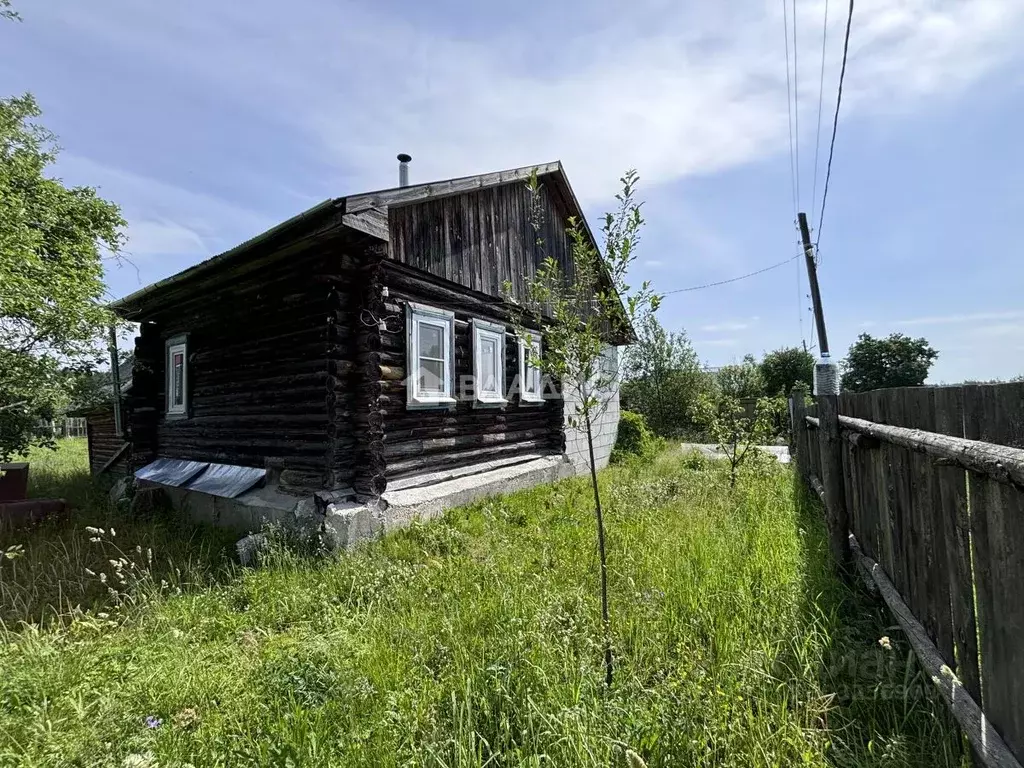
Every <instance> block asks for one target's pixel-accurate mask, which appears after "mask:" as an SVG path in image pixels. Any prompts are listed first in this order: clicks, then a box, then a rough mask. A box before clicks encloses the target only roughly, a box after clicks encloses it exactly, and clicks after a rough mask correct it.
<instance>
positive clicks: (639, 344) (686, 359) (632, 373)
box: [622, 315, 716, 437]
mask: <svg viewBox="0 0 1024 768" xmlns="http://www.w3.org/2000/svg"><path fill="white" fill-rule="evenodd" d="M636 331H637V340H636V342H635V343H634V344H633V345H632V346H630V347H629V348H627V349H626V350H625V352H624V354H623V360H622V362H623V365H622V401H623V406H624V407H626V408H629V409H630V410H632V411H636V412H637V413H641V414H643V415H644V417H645V418H646V419H647V423H648V424H649V425H650V427H651V429H652V430H654V432H655V433H656V434H658V435H662V436H666V437H668V436H676V435H679V434H680V433H682V432H684V431H686V430H687V429H690V428H692V427H693V424H692V420H691V418H690V413H691V411H692V408H693V404H694V402H696V399H697V396H698V395H700V394H702V393H704V394H711V393H712V392H713V391H714V389H715V387H716V383H715V378H714V376H713V375H712V374H710V373H707V372H706V371H705V370H704V369H703V367H702V366H701V364H700V359H699V358H698V357H697V353H696V352H695V351H694V349H693V345H692V344H691V343H690V340H689V338H687V336H686V332H685V331H667V330H666V329H665V328H663V327H662V326H661V324H660V323H659V322H658V318H657V317H656V316H654V315H651V316H650V317H648V318H646V320H645V321H644V322H643V323H641V324H640V325H639V326H638V327H637V329H636Z"/></svg>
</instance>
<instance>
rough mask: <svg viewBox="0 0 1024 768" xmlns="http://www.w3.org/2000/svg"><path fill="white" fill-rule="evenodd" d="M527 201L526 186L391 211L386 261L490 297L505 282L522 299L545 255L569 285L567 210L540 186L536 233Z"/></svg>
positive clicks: (552, 191)
mask: <svg viewBox="0 0 1024 768" xmlns="http://www.w3.org/2000/svg"><path fill="white" fill-rule="evenodd" d="M531 201H532V195H531V193H530V192H529V190H528V189H527V188H526V185H525V184H524V183H514V184H506V185H503V186H497V187H491V188H488V189H481V190H474V191H472V192H466V193H462V194H458V195H451V196H449V197H442V198H437V199H433V200H426V201H423V202H417V203H409V204H406V205H392V206H391V208H390V211H389V229H390V238H391V258H392V259H394V260H395V261H397V262H400V263H402V264H407V265H409V266H411V267H416V268H417V269H421V270H423V271H425V272H429V273H430V274H432V275H435V276H437V277H441V278H444V279H445V280H449V281H451V282H453V283H457V284H459V285H462V286H465V287H466V288H470V289H472V290H474V291H479V292H481V293H486V294H489V295H491V296H503V295H504V291H503V286H504V285H505V282H506V281H509V282H510V283H511V288H512V294H513V295H514V296H515V298H517V299H523V298H524V293H525V286H526V284H527V282H528V281H529V280H530V279H532V278H533V276H534V275H535V274H536V271H537V265H538V264H540V263H541V261H542V260H543V259H544V258H545V256H552V257H554V258H555V259H556V260H557V261H558V262H559V263H560V264H561V266H562V269H563V270H564V271H565V272H566V274H567V275H568V277H569V279H570V280H572V279H573V269H572V259H571V250H570V247H569V243H568V237H567V235H566V224H565V222H566V220H567V218H568V216H569V215H570V214H569V211H570V208H569V207H568V205H567V203H566V201H565V200H564V199H563V198H562V196H561V193H560V192H559V190H558V188H557V187H556V186H554V185H551V186H545V187H542V189H541V194H540V198H539V205H538V213H539V220H540V222H541V227H540V231H539V232H536V231H535V230H534V228H533V226H532V225H531V216H532V215H533V214H532V213H531V210H532V208H531V206H532V202H531ZM538 237H539V238H540V239H541V240H542V243H543V244H542V245H538V244H537V239H538Z"/></svg>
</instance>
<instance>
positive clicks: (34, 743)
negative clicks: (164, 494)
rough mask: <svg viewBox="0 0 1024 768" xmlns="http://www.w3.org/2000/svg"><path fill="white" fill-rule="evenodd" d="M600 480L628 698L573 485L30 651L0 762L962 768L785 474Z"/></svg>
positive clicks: (70, 626) (16, 677) (82, 621)
mask: <svg viewBox="0 0 1024 768" xmlns="http://www.w3.org/2000/svg"><path fill="white" fill-rule="evenodd" d="M601 483H602V488H603V493H604V494H605V498H606V499H607V503H608V513H607V525H608V534H609V541H608V544H609V564H610V567H611V575H610V579H611V582H610V592H611V598H612V628H613V636H614V645H615V654H616V665H617V667H616V682H615V685H614V687H613V688H612V689H611V690H607V689H606V688H605V687H604V685H603V674H602V668H601V650H602V644H601V627H600V621H599V616H600V613H599V604H598V597H597V590H596V584H597V558H596V546H595V535H594V523H593V517H592V511H591V504H590V501H589V495H588V493H587V481H586V480H585V479H580V480H570V481H566V482H563V483H559V484H557V485H555V486H548V487H543V488H537V489H533V490H531V491H526V492H522V493H517V494H514V495H511V496H507V497H501V498H496V499H490V500H487V501H484V502H482V503H478V504H475V505H472V506H469V507H465V508H462V509H457V510H452V511H450V512H449V513H447V514H446V515H444V517H443V518H442V519H440V520H436V521H434V522H432V523H428V524H420V525H414V526H413V527H411V528H409V529H406V530H403V531H400V532H397V533H395V534H392V535H390V536H388V537H386V538H385V539H383V540H381V541H378V542H375V543H373V544H370V545H368V546H365V547H363V548H361V549H360V550H358V551H356V552H354V553H352V554H349V555H347V556H344V557H341V558H339V559H337V560H333V561H311V560H304V559H301V558H299V557H296V556H293V555H290V554H289V553H288V552H286V551H282V550H278V551H277V552H276V553H275V556H274V557H273V562H272V563H271V565H270V567H268V568H265V569H262V570H255V571H254V570H240V569H239V570H236V571H234V572H232V573H231V574H229V575H228V577H227V580H226V581H225V582H224V583H221V584H217V585H214V586H210V587H205V588H201V589H200V588H189V589H184V590H183V593H182V594H180V595H165V596H160V597H156V598H155V599H152V600H150V601H147V602H146V603H145V604H140V605H137V604H133V603H129V604H126V605H125V606H124V607H123V609H122V610H121V612H119V613H113V614H112V615H111V616H110V618H107V619H101V618H99V617H98V616H97V615H96V614H95V613H92V612H90V613H87V614H80V615H76V616H74V617H72V618H71V619H69V620H67V621H64V622H61V623H58V624H55V625H54V626H53V627H52V628H50V629H47V630H39V629H22V630H20V631H16V632H15V631H11V632H8V633H7V634H6V635H5V636H4V638H3V640H4V642H3V645H0V764H14V765H122V764H135V765H161V766H171V765H185V764H191V765H194V766H221V765H223V766H228V765H231V766H234V765H267V766H278V765H317V766H320V765H325V766H326V765H339V766H362V765H366V766H389V765H428V766H484V765H487V766H512V765H517V766H518V765H525V766H542V765H552V766H607V765H623V764H624V757H623V754H624V750H625V749H626V748H630V749H633V750H635V751H636V752H637V753H639V754H640V755H641V756H642V757H643V759H644V760H646V761H647V764H648V765H649V766H677V765H678V766H752V765H757V766H793V765H803V766H823V765H835V766H928V768H941V767H942V766H959V765H966V763H965V762H963V757H962V754H961V745H960V740H959V738H958V737H957V735H956V734H955V732H954V731H953V729H952V728H951V726H950V722H949V719H948V717H947V716H946V714H945V711H944V709H943V706H942V704H941V703H939V702H938V701H937V700H936V699H935V697H934V696H933V695H932V694H931V692H930V688H929V686H928V685H927V681H925V680H924V679H923V678H922V676H921V675H920V673H919V671H918V670H917V667H916V665H915V664H914V663H913V660H912V655H911V654H910V652H909V649H908V646H907V644H906V642H905V641H904V640H903V638H902V637H901V636H899V635H898V633H897V631H896V630H895V629H894V628H892V627H889V626H887V621H886V619H885V614H884V613H882V611H880V610H879V608H878V607H877V605H876V604H875V603H873V602H872V601H871V600H870V599H869V598H868V597H867V596H866V595H863V594H861V593H859V592H856V591H853V590H852V589H851V588H848V587H846V586H845V585H843V584H841V583H839V582H837V581H836V580H835V579H834V578H833V577H832V575H831V572H830V566H829V562H828V555H827V545H826V541H825V535H824V530H823V526H822V524H821V515H820V510H819V509H817V508H816V507H814V506H813V505H811V504H810V503H809V502H808V500H807V499H806V498H805V497H804V496H803V495H802V494H800V493H797V492H796V491H795V489H794V484H793V480H792V476H791V474H790V473H789V472H788V471H786V470H784V469H778V468H771V467H769V466H767V465H758V466H756V467H753V468H751V471H750V472H748V473H747V474H745V475H744V476H743V477H742V478H741V481H740V483H739V485H738V487H737V488H736V489H734V490H730V489H729V487H728V477H727V474H726V473H724V472H723V471H722V470H721V468H719V467H718V466H716V465H714V464H708V463H706V462H704V461H700V460H697V459H692V458H686V457H682V456H679V455H664V456H661V457H659V458H658V459H657V460H655V461H648V462H646V464H637V463H634V464H628V465H625V466H621V467H616V468H612V469H610V470H607V471H605V472H603V473H602V475H601ZM148 524H149V523H147V525H148ZM117 535H118V536H119V537H120V536H122V535H127V534H126V533H125V532H123V531H119V532H118V534H117ZM4 567H6V566H4ZM195 581H196V582H198V581H200V579H196V580H195ZM883 636H889V637H890V638H891V650H886V649H885V648H884V647H882V645H880V644H879V642H878V640H879V638H881V637H883ZM147 718H152V719H150V721H149V723H148V724H147V722H146V720H147ZM150 726H156V727H150ZM126 759H127V760H128V761H129V762H128V763H124V762H123V761H125V760H126Z"/></svg>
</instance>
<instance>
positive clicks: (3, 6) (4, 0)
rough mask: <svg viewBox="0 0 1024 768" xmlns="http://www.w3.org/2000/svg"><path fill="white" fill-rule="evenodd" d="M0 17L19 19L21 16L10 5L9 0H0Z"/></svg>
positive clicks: (11, 19) (10, 19) (9, 19)
mask: <svg viewBox="0 0 1024 768" xmlns="http://www.w3.org/2000/svg"><path fill="white" fill-rule="evenodd" d="M0 19H7V20H8V21H20V20H21V16H19V15H18V12H17V11H15V10H14V9H13V8H12V7H11V0H0Z"/></svg>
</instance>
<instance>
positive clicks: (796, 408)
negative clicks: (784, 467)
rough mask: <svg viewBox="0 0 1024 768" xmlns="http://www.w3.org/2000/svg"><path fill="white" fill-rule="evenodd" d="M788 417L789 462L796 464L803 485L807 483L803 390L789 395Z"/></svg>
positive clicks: (794, 389) (795, 390)
mask: <svg viewBox="0 0 1024 768" xmlns="http://www.w3.org/2000/svg"><path fill="white" fill-rule="evenodd" d="M789 416H790V432H791V433H792V435H793V440H792V442H793V446H792V451H793V456H792V457H791V460H792V461H793V462H794V463H795V464H796V472H797V475H798V476H799V477H800V479H801V480H803V481H804V483H806V482H807V467H808V463H807V420H806V418H805V417H806V416H807V402H806V401H805V400H804V390H802V389H798V388H796V387H794V388H793V391H792V392H791V393H790V395H789Z"/></svg>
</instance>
